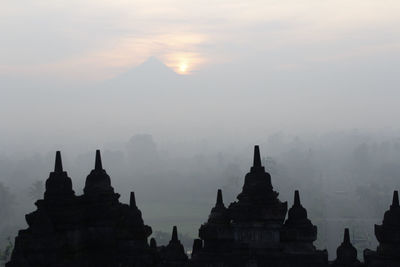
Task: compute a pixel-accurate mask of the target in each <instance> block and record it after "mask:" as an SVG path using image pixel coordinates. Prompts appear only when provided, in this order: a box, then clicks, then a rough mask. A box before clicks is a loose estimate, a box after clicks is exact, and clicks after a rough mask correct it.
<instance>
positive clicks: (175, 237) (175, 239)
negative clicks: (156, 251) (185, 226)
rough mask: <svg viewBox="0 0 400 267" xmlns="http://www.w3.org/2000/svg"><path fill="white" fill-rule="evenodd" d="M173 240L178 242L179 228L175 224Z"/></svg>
mask: <svg viewBox="0 0 400 267" xmlns="http://www.w3.org/2000/svg"><path fill="white" fill-rule="evenodd" d="M171 241H172V242H178V228H177V227H176V226H174V228H173V229H172V238H171Z"/></svg>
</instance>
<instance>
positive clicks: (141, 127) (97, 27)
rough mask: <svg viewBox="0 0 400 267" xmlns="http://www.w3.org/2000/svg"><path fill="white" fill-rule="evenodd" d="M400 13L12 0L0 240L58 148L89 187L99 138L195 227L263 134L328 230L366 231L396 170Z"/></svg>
mask: <svg viewBox="0 0 400 267" xmlns="http://www.w3.org/2000/svg"><path fill="white" fill-rule="evenodd" d="M399 14H400V2H399V1H395V0H393V1H392V0H385V1H377V0H363V1H361V0H350V1H349V0H326V1H321V0H279V1H272V0H264V1H251V2H246V1H237V0H231V1H225V0H222V1H178V0H164V1H160V0H151V1H149V0H146V1H137V0H136V1H125V0H118V1H105V0H97V1H91V0H80V1H75V0H73V1H54V0H52V1H49V0H40V1H28V0H20V1H8V0H4V1H2V2H1V7H0V18H1V23H0V32H1V35H0V43H1V50H0V82H1V86H0V92H1V97H0V116H1V117H0V118H1V120H0V137H1V138H0V182H1V185H2V186H4V187H5V188H6V189H7V192H9V194H10V195H12V196H13V197H10V198H9V199H13V204H11V203H9V202H4V203H8V204H4V206H6V205H9V206H8V207H9V211H7V212H9V213H7V214H8V215H7V216H9V217H8V218H9V220H8V221H7V222H4V223H1V222H0V230H1V232H0V238H1V240H0V245H1V244H2V243H1V242H3V240H5V237H6V236H9V235H13V234H15V231H16V230H17V229H19V227H22V226H23V225H24V220H23V215H24V214H25V213H27V212H30V211H32V210H33V209H34V207H33V205H32V204H33V200H32V198H29V197H28V196H27V195H26V194H27V192H28V191H29V190H30V188H31V189H32V185H34V184H35V182H37V181H44V180H45V179H46V178H47V177H48V172H49V171H50V170H51V168H52V164H53V156H54V152H55V151H56V150H61V151H62V153H63V158H64V161H65V167H66V170H67V171H68V173H69V174H70V176H71V178H72V179H73V181H74V189H75V191H76V192H77V193H79V194H80V193H81V190H82V185H83V182H84V178H85V176H86V175H87V174H88V173H89V171H90V169H91V168H92V167H93V153H94V150H95V149H96V148H100V149H102V151H103V152H104V165H105V168H106V169H107V171H108V173H109V174H110V176H111V178H112V180H113V185H114V187H115V188H116V190H117V191H118V192H120V193H121V194H122V199H123V200H125V201H127V197H128V192H129V190H131V189H133V188H135V191H136V192H137V199H138V204H139V206H140V208H141V209H142V211H143V214H144V219H145V221H146V223H147V224H149V225H151V226H153V229H154V230H162V231H166V230H167V229H170V226H171V225H173V224H178V225H182V228H183V229H184V230H183V232H184V233H187V234H188V236H190V237H193V236H195V235H196V233H195V231H196V230H195V229H197V228H198V225H199V224H201V223H203V222H204V221H205V220H206V216H207V214H208V212H209V209H210V208H211V205H212V203H214V198H215V193H216V190H217V188H220V187H222V188H223V189H224V190H225V191H226V195H227V202H230V201H232V200H233V199H234V197H235V196H236V195H237V193H239V191H240V187H241V186H242V182H243V180H242V179H243V177H244V174H245V173H246V172H247V171H248V168H249V167H250V163H251V153H252V152H251V149H252V146H253V145H254V144H261V147H262V152H263V155H264V157H265V163H267V169H268V170H270V171H271V173H272V181H273V185H274V186H276V187H277V189H278V190H279V191H280V192H281V199H282V200H289V203H290V201H291V200H292V196H291V194H290V192H293V190H294V189H296V188H300V189H301V190H305V192H308V193H305V194H304V195H306V196H310V198H308V199H307V197H303V199H304V203H305V204H306V205H308V206H307V208H308V209H309V210H310V215H311V219H313V217H312V216H314V218H316V219H315V220H317V223H318V226H319V227H321V230H320V231H321V236H322V237H321V240H319V242H320V243H321V244H327V245H326V246H328V248H329V249H330V250H333V249H334V248H335V246H336V245H337V243H338V242H339V241H338V240H328V241H327V239H329V236H331V237H332V238H333V237H336V236H340V234H338V233H341V231H342V227H341V225H337V226H335V227H333V226H330V224H329V222H328V221H329V220H328V219H329V218H342V219H343V218H344V217H345V218H346V220H347V219H349V218H350V219H349V220H350V221H351V222H352V223H354V224H355V225H356V227H359V228H360V229H362V234H360V235H365V236H367V235H368V234H369V233H372V231H373V229H369V228H364V224H365V225H373V224H372V223H371V220H372V221H374V220H378V218H381V217H382V214H380V213H379V212H383V211H384V210H385V208H382V207H387V206H388V203H389V202H388V201H389V198H390V194H391V193H392V191H393V189H395V188H399V185H400V184H399V182H398V181H399V180H398V178H399V177H400V170H399V168H398V167H397V163H398V162H400V159H399V156H400V153H399V144H400V143H399V137H400V132H399V130H400V128H399V125H398V123H397V117H398V114H400V106H399V97H400V91H399V82H400V75H399V74H400V73H399V69H400V16H399ZM268 164H270V165H268ZM274 175H275V176H274ZM382 180H383V181H384V183H382V184H381V183H380V182H379V181H382ZM376 184H379V190H376V192H375V191H374V190H373V188H374V186H375V185H376ZM36 185H37V187H34V188H37V189H38V190H39V189H40V187H41V185H40V184H36ZM37 192H39V193H40V190H39V191H37ZM338 192H339V193H338ZM343 192H344V193H343ZM357 192H358V193H357ZM343 194H344V195H346V197H344V198H345V199H348V200H350V201H353V202H354V205H360V206H357V207H356V208H354V209H353V208H348V209H347V207H343V202H342V200H343V198H342V197H340V196H343ZM3 195H4V196H6V193H3ZM338 196H339V197H338ZM38 197H40V194H37V195H34V198H38ZM4 199H5V200H3V201H6V199H7V198H4ZM322 199H323V201H326V203H328V204H327V206H323V208H321V206H320V205H318V204H315V203H317V202H318V203H319V202H320V201H321V200H322ZM367 199H368V201H369V202H368V201H367ZM361 200H363V201H366V202H364V203H363V204H360V202H361ZM7 201H8V200H7ZM329 203H330V204H329ZM371 203H375V204H374V205H376V207H375V206H374V207H373V208H371V205H372V204H371ZM376 203H378V204H376ZM165 205H166V206H167V208H165ZM323 209H325V210H327V211H323ZM166 210H168V211H170V212H166ZM355 211H357V212H355ZM354 214H355V215H354ZM352 216H354V217H352ZM327 218H328V219H327ZM366 221H367V223H365V222H366ZM347 222H348V221H346V223H347ZM330 227H333V228H330ZM365 227H367V226H365ZM327 229H328V230H327ZM370 242H375V241H370ZM364 245H365V246H364ZM364 245H360V247H359V248H360V249H362V247H363V246H364V247H367V246H370V244H364ZM330 254H331V255H333V253H330Z"/></svg>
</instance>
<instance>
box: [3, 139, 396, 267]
mask: <svg viewBox="0 0 400 267" xmlns="http://www.w3.org/2000/svg"><path fill="white" fill-rule="evenodd" d="M83 191H84V193H83V195H81V196H76V195H75V193H74V191H73V190H72V181H71V178H69V177H68V174H67V172H65V171H64V170H63V167H62V161H61V154H60V152H59V151H58V152H57V153H56V158H55V167H54V171H53V172H51V173H50V176H49V178H48V179H47V180H46V191H45V193H44V198H43V199H41V200H38V201H37V202H36V203H35V205H36V206H37V210H36V211H34V212H32V213H30V214H28V215H26V221H27V223H28V228H27V229H24V230H20V231H19V233H18V236H17V237H16V239H15V247H14V251H13V253H12V257H11V260H10V262H8V263H7V264H6V266H7V267H186V266H188V267H189V266H193V267H243V266H244V267H267V266H268V267H270V266H271V267H325V266H326V267H328V266H334V267H400V204H399V196H398V192H397V191H395V192H394V194H393V202H392V205H391V206H390V209H389V210H388V211H386V213H385V215H384V219H383V222H382V225H375V235H376V238H377V240H378V241H379V245H378V247H377V248H376V250H369V249H366V250H365V251H364V255H363V259H364V260H363V262H360V261H359V260H358V258H357V250H356V249H355V247H354V246H353V245H352V244H351V240H350V233H349V229H344V237H343V242H342V243H341V244H340V245H339V246H338V248H337V255H336V259H335V260H333V261H328V253H327V251H326V250H318V249H317V248H316V247H315V246H314V245H313V242H314V241H315V240H316V239H317V227H316V226H315V225H313V223H312V222H311V220H310V218H308V216H307V210H306V209H305V208H304V207H303V206H302V204H301V200H300V193H299V191H297V190H296V191H295V192H294V201H293V205H292V206H291V207H290V208H289V210H288V204H287V202H282V201H281V200H279V198H278V195H279V194H278V193H277V192H276V191H274V189H273V186H272V182H271V176H270V174H269V173H268V172H266V171H265V169H264V167H263V166H262V164H261V157H260V151H259V147H258V146H255V148H254V161H253V166H252V167H251V168H250V172H249V173H247V174H246V176H245V181H244V185H243V190H242V192H241V193H240V194H239V195H238V196H237V201H235V202H233V203H231V204H229V205H228V206H225V204H224V202H223V196H222V191H221V190H218V192H217V199H216V203H215V206H214V207H213V208H212V209H211V212H210V215H209V217H208V220H207V221H206V222H205V223H204V224H202V225H201V227H200V229H199V238H198V239H195V240H194V242H193V250H192V253H191V256H190V257H188V255H187V254H186V253H185V250H184V247H183V245H182V244H181V242H180V241H179V239H178V229H177V227H176V226H174V227H173V230H172V237H171V240H170V242H169V243H168V245H166V246H157V243H156V240H155V239H154V238H152V239H150V240H148V239H149V237H150V235H151V234H152V229H151V227H150V226H147V225H145V224H144V222H143V219H142V213H141V211H140V210H139V208H138V207H137V205H136V201H135V194H134V193H133V192H132V193H131V195H130V203H129V205H127V204H123V203H121V202H119V197H120V195H119V194H118V193H115V192H114V189H113V187H112V185H111V179H110V176H109V175H108V174H107V172H106V171H105V170H104V169H103V167H102V161H101V155H100V151H99V150H97V151H96V157H95V167H94V169H93V170H92V171H91V172H90V174H89V175H88V176H87V178H86V183H85V188H84V190H83Z"/></svg>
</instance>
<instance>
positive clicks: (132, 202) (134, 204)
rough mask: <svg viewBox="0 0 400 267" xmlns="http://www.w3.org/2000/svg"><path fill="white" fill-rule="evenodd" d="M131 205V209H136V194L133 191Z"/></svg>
mask: <svg viewBox="0 0 400 267" xmlns="http://www.w3.org/2000/svg"><path fill="white" fill-rule="evenodd" d="M129 204H130V207H131V208H134V207H136V198H135V192H133V191H132V192H131V198H130V202H129Z"/></svg>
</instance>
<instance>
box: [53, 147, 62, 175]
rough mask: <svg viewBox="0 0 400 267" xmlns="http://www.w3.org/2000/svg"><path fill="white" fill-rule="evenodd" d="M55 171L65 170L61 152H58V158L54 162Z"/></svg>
mask: <svg viewBox="0 0 400 267" xmlns="http://www.w3.org/2000/svg"><path fill="white" fill-rule="evenodd" d="M54 172H63V166H62V160H61V152H60V151H57V152H56V160H55V163H54Z"/></svg>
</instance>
